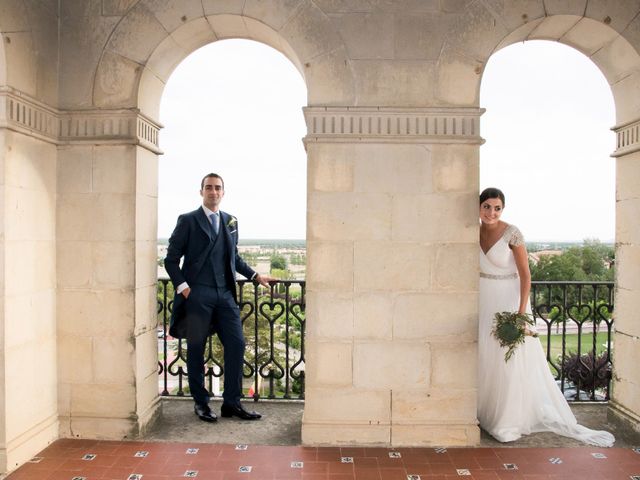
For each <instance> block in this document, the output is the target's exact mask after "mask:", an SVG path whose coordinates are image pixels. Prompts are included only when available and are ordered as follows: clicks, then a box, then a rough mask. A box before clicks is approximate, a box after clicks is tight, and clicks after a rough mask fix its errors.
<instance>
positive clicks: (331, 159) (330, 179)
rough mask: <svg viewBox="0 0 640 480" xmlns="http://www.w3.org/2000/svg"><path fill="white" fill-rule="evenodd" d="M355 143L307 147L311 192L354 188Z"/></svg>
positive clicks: (345, 190) (342, 190) (339, 190)
mask: <svg viewBox="0 0 640 480" xmlns="http://www.w3.org/2000/svg"><path fill="white" fill-rule="evenodd" d="M356 151H357V147H356V146H354V145H342V144H313V145H309V146H308V147H307V153H308V167H307V175H308V177H309V184H308V185H309V187H308V188H309V192H350V191H352V190H353V180H354V172H353V156H354V155H355V152H356Z"/></svg>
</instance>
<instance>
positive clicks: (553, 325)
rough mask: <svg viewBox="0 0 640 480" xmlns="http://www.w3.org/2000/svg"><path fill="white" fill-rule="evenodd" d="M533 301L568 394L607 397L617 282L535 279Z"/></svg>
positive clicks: (554, 368) (579, 397)
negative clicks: (546, 280) (542, 280)
mask: <svg viewBox="0 0 640 480" xmlns="http://www.w3.org/2000/svg"><path fill="white" fill-rule="evenodd" d="M531 303H532V309H533V314H534V317H535V319H536V321H537V325H538V333H539V334H540V335H542V337H541V339H540V340H541V341H542V346H543V347H544V348H545V350H546V353H547V361H548V363H549V368H550V369H551V372H552V373H553V374H554V376H555V378H556V380H557V382H558V385H559V386H560V389H561V390H562V392H563V393H564V395H565V397H566V398H567V400H569V401H590V402H604V401H607V400H609V394H610V389H611V376H612V375H611V369H612V362H611V351H612V348H613V344H612V332H613V306H614V284H613V282H535V281H534V282H532V284H531Z"/></svg>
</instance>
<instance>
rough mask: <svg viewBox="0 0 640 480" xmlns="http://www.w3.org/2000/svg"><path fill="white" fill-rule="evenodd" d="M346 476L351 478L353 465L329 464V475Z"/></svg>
mask: <svg viewBox="0 0 640 480" xmlns="http://www.w3.org/2000/svg"><path fill="white" fill-rule="evenodd" d="M337 473H340V474H348V475H351V476H352V477H353V463H341V462H329V474H337Z"/></svg>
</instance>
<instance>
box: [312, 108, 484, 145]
mask: <svg viewBox="0 0 640 480" xmlns="http://www.w3.org/2000/svg"><path fill="white" fill-rule="evenodd" d="M483 113H484V109H483V108H471V107H470V108H461V107H455V108H391V107H389V108H382V107H306V108H304V117H305V121H306V123H307V135H306V137H305V138H304V142H305V144H306V143H311V142H354V141H356V142H366V143H447V144H452V143H462V144H474V145H480V144H482V143H484V140H483V139H482V138H481V137H480V116H481V115H482V114H483Z"/></svg>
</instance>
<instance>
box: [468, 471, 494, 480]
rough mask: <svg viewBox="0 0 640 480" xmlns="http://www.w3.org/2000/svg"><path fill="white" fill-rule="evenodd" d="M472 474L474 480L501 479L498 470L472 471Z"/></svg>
mask: <svg viewBox="0 0 640 480" xmlns="http://www.w3.org/2000/svg"><path fill="white" fill-rule="evenodd" d="M471 476H472V478H473V480H499V478H500V477H499V476H498V474H497V473H496V472H483V471H481V470H480V471H478V470H473V471H471ZM460 478H462V477H460Z"/></svg>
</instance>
